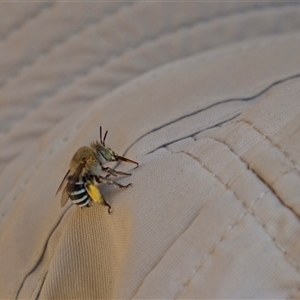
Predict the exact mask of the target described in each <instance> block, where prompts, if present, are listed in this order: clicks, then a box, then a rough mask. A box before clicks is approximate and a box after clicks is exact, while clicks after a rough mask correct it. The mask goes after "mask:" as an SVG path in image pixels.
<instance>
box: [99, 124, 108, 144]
mask: <svg viewBox="0 0 300 300" xmlns="http://www.w3.org/2000/svg"><path fill="white" fill-rule="evenodd" d="M107 133H108V130H106V132H105V134H104V138H103V140H102V126H100V143H101V144H102V145H103V146H104V147H105V139H106V136H107Z"/></svg>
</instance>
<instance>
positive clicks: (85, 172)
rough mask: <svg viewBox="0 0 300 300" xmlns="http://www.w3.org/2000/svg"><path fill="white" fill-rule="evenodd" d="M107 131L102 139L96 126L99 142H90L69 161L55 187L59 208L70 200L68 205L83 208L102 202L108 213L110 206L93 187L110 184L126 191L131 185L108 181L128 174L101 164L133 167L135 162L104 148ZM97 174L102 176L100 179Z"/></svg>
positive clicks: (96, 188)
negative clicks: (62, 176) (59, 197)
mask: <svg viewBox="0 0 300 300" xmlns="http://www.w3.org/2000/svg"><path fill="white" fill-rule="evenodd" d="M107 133H108V131H106V132H105V134H104V138H103V139H102V127H101V126H100V142H99V141H98V140H96V141H94V142H92V143H91V144H90V146H83V147H81V148H79V149H78V150H77V151H76V152H75V154H74V156H73V157H72V159H71V162H70V166H69V170H68V172H67V173H66V175H65V176H64V178H63V180H62V182H61V184H60V185H59V187H58V189H57V192H56V194H57V193H58V192H59V191H61V190H63V191H62V196H61V201H60V204H61V207H63V206H65V205H66V203H67V201H68V199H69V198H70V199H71V201H72V203H74V204H76V205H78V206H80V207H81V208H83V207H89V206H90V202H91V201H94V202H96V203H102V204H104V205H105V206H107V207H108V213H110V212H111V206H110V205H109V204H108V203H107V202H106V200H105V199H104V197H103V196H102V195H101V193H100V191H99V189H98V187H97V186H96V185H95V184H94V182H95V181H96V182H97V183H105V184H108V185H114V186H117V187H119V188H127V187H129V186H130V185H132V184H131V183H129V184H127V185H122V184H120V183H117V182H115V181H113V180H111V179H110V178H109V177H110V176H111V175H112V176H118V175H119V174H120V175H127V176H129V175H131V173H125V172H121V171H117V170H115V169H112V168H110V167H104V166H103V164H104V163H105V162H114V161H116V162H117V161H124V162H129V163H134V164H136V167H135V168H137V167H138V166H139V164H138V162H136V161H133V160H131V159H129V158H126V157H123V156H120V155H118V154H117V153H115V152H114V151H113V150H112V149H111V148H109V147H106V145H105V139H106V137H107ZM101 172H104V173H105V174H106V175H105V176H102V175H101Z"/></svg>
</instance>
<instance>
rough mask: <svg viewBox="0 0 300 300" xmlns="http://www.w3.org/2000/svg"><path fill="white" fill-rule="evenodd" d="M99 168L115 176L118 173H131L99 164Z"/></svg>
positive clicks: (127, 174)
mask: <svg viewBox="0 0 300 300" xmlns="http://www.w3.org/2000/svg"><path fill="white" fill-rule="evenodd" d="M101 168H102V170H103V171H106V172H107V173H109V174H111V175H113V176H117V175H118V174H120V175H126V176H130V175H131V173H126V172H121V171H117V170H114V169H112V168H110V167H103V166H101Z"/></svg>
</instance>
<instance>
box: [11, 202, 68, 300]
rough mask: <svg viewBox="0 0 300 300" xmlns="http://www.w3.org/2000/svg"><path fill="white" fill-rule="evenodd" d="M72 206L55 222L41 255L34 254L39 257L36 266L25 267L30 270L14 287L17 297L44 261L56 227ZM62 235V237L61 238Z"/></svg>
mask: <svg viewBox="0 0 300 300" xmlns="http://www.w3.org/2000/svg"><path fill="white" fill-rule="evenodd" d="M71 207H72V205H70V206H69V207H68V208H67V209H66V210H65V211H64V212H63V214H62V215H61V216H60V218H59V219H58V221H57V223H56V224H55V226H54V227H53V228H52V230H51V232H50V234H49V236H48V237H47V239H46V240H45V244H44V246H43V249H42V253H41V255H39V254H38V253H37V252H36V253H35V255H34V256H36V257H38V259H37V261H36V263H34V266H33V267H31V268H30V264H28V265H27V267H26V268H25V269H26V270H27V269H29V271H28V272H27V274H24V277H23V276H20V278H19V280H18V281H17V283H16V285H15V288H14V290H17V292H16V297H15V299H18V297H19V294H20V292H21V290H22V287H23V285H24V283H25V281H26V279H27V278H28V276H30V274H31V273H32V272H34V270H35V269H36V268H37V267H38V265H39V264H40V262H41V261H42V259H43V257H44V254H45V252H46V249H47V247H48V242H49V240H50V238H51V236H52V235H53V234H54V232H55V230H56V228H57V227H58V226H59V224H60V223H61V221H62V219H63V217H64V216H65V214H66V213H67V211H68V210H69V209H70V208H71ZM61 237H62V236H61ZM61 237H60V239H61ZM58 243H59V242H58ZM54 253H55V251H53V254H52V255H51V258H50V260H51V259H52V257H53V255H54ZM50 260H49V261H50ZM17 286H19V287H18V288H17ZM36 286H37V284H36V285H35V287H36ZM32 294H33V293H32ZM32 294H31V295H32Z"/></svg>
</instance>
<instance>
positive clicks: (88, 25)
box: [0, 2, 138, 88]
mask: <svg viewBox="0 0 300 300" xmlns="http://www.w3.org/2000/svg"><path fill="white" fill-rule="evenodd" d="M137 3H138V2H130V3H126V2H121V4H120V5H119V7H118V9H117V10H116V11H112V12H111V13H108V14H107V15H106V16H105V17H104V18H103V19H101V20H99V19H96V20H93V21H87V22H86V23H84V24H83V26H82V27H81V28H79V29H78V30H75V31H72V32H69V33H68V34H67V35H66V36H65V37H63V38H62V39H61V40H59V41H57V42H56V43H54V44H51V45H50V47H49V48H47V49H46V50H45V51H43V52H42V53H40V54H39V55H37V56H36V57H35V58H34V59H33V60H31V61H26V62H25V63H23V64H21V65H20V66H16V67H15V68H14V69H16V71H15V72H13V73H11V74H9V75H7V77H6V79H4V80H3V81H2V82H1V83H0V88H1V87H3V86H5V85H7V84H8V83H9V81H10V80H13V79H14V78H16V77H17V76H18V75H19V74H20V73H22V72H23V70H25V69H27V68H29V67H31V66H32V65H34V64H35V63H36V62H37V61H39V60H40V59H42V58H43V57H45V56H47V55H49V54H50V53H51V52H52V51H53V50H54V49H56V48H57V47H60V46H62V45H63V44H65V43H66V42H68V41H69V40H70V39H72V38H74V37H75V36H77V35H80V34H82V32H84V31H87V30H89V29H90V28H91V27H93V26H95V25H97V24H100V23H101V22H102V21H103V20H105V19H107V18H110V17H112V16H114V15H116V14H117V13H119V12H120V11H121V10H122V9H123V8H125V7H128V6H131V5H132V6H134V5H135V4H137ZM75 78H76V76H75Z"/></svg>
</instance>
